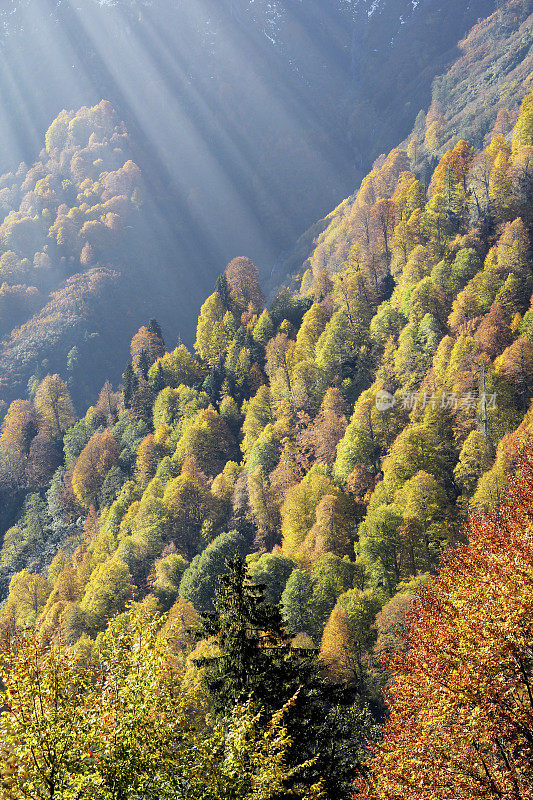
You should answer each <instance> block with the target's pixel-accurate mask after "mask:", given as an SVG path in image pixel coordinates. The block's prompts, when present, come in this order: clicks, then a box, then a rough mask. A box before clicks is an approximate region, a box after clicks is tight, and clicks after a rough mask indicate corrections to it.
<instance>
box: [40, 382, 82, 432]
mask: <svg viewBox="0 0 533 800" xmlns="http://www.w3.org/2000/svg"><path fill="white" fill-rule="evenodd" d="M33 403H34V406H35V409H36V411H37V414H38V415H39V418H40V420H41V423H42V424H43V425H45V426H46V427H48V428H50V430H51V431H52V432H53V433H54V434H55V435H56V436H61V435H62V434H63V433H64V432H65V431H66V429H67V428H68V427H70V425H72V424H73V423H74V421H75V419H76V417H75V414H74V407H73V405H72V400H71V398H70V394H69V392H68V389H67V384H66V383H65V381H64V380H62V379H61V378H60V377H59V375H47V376H46V378H44V379H43V380H42V381H41V383H40V384H39V386H38V387H37V391H36V393H35V398H34V401H33Z"/></svg>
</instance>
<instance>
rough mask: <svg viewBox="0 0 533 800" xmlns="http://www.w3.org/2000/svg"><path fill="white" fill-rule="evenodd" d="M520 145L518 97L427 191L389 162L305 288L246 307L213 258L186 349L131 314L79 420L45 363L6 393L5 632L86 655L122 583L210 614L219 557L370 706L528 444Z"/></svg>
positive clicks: (0, 452)
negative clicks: (242, 569)
mask: <svg viewBox="0 0 533 800" xmlns="http://www.w3.org/2000/svg"><path fill="white" fill-rule="evenodd" d="M532 153H533V94H529V95H528V96H526V98H525V99H524V101H523V103H522V105H521V110H520V113H519V115H518V118H517V121H516V123H515V125H514V127H513V130H512V131H511V132H510V133H509V135H508V136H507V138H506V137H505V136H502V135H497V136H495V137H493V139H492V140H491V142H490V144H489V145H488V146H487V147H486V148H484V149H483V150H480V151H476V150H475V149H474V148H473V147H472V146H471V145H469V144H468V143H467V142H465V141H460V142H458V143H457V144H456V145H455V146H454V148H453V149H450V150H448V151H446V153H444V155H443V156H442V158H441V159H440V161H439V163H438V164H437V166H436V168H435V170H434V173H433V175H432V178H431V183H430V188H429V190H426V189H425V187H424V186H423V185H422V184H421V182H420V181H419V179H418V178H417V177H416V175H415V174H414V173H413V172H412V171H411V170H410V169H409V166H410V164H409V158H408V155H407V153H406V152H405V151H403V150H400V149H395V150H393V151H392V152H391V153H390V154H389V155H388V156H387V157H386V158H384V159H383V160H382V162H381V163H380V164H379V165H378V166H376V167H375V168H374V169H373V171H372V172H371V173H370V174H369V175H368V176H366V178H365V179H364V180H363V182H362V186H361V189H360V191H359V193H358V195H357V198H356V199H355V200H354V201H353V203H351V205H350V207H349V209H348V203H347V204H346V209H345V217H344V222H345V223H346V224H344V226H343V228H342V237H341V236H340V233H339V230H338V228H339V226H337V229H336V230H335V231H334V232H333V233H332V237H333V238H335V237H337V242H336V244H335V243H333V244H334V245H335V246H332V247H331V248H329V249H327V248H328V242H327V241H324V242H323V243H322V244H323V245H324V247H323V249H324V253H325V255H326V256H327V258H324V259H322V260H321V261H320V262H318V261H317V264H316V269H315V270H314V271H311V270H309V271H307V272H306V274H305V275H304V277H303V280H302V286H301V289H300V291H298V292H294V293H291V292H289V291H288V290H283V291H281V292H280V293H279V294H278V296H277V297H276V298H275V300H274V301H273V303H272V304H271V305H270V308H269V309H268V310H267V309H266V308H265V307H264V300H263V296H262V293H261V289H260V286H259V282H258V277H259V276H258V271H257V269H256V268H255V267H254V265H253V263H252V262H251V261H250V260H249V259H246V258H237V259H234V260H233V261H232V262H230V264H229V265H228V267H227V268H226V270H225V272H224V274H223V275H221V276H220V278H219V280H218V281H217V288H216V291H215V292H213V293H212V294H211V295H210V296H209V297H208V298H207V299H206V300H205V302H204V304H203V305H202V309H201V312H200V315H199V318H198V325H197V334H196V343H195V348H194V352H191V351H189V350H188V349H187V347H185V345H183V344H180V345H179V346H178V347H177V348H175V349H174V350H172V351H170V352H167V351H166V348H165V344H164V342H163V338H162V335H161V330H160V328H159V326H158V324H157V322H156V321H155V320H154V319H151V320H150V321H149V322H148V324H147V325H146V326H142V327H141V328H140V329H139V330H138V332H137V333H136V334H135V335H134V336H133V339H132V341H131V347H130V355H131V360H130V363H129V364H128V366H127V368H126V370H125V374H124V385H123V387H122V388H121V389H120V390H117V391H114V390H113V388H112V387H111V386H110V385H109V384H106V385H105V386H104V387H103V388H102V391H101V393H100V396H99V398H98V401H97V403H96V404H95V405H94V406H92V407H90V408H89V409H88V410H87V412H86V414H85V416H84V417H82V418H81V419H78V420H76V417H75V414H74V411H73V408H72V405H71V403H70V398H69V393H68V387H67V385H66V384H65V382H64V381H62V380H61V378H60V377H59V376H58V375H48V376H47V377H45V378H44V379H43V381H42V382H41V383H39V384H38V385H37V386H36V387H34V391H33V392H32V395H33V399H32V400H25V401H22V400H19V401H15V402H14V403H12V404H11V406H10V408H9V410H8V413H7V415H6V417H5V420H4V424H3V426H2V431H1V434H0V456H1V458H0V479H1V480H0V490H1V492H2V501H3V502H2V505H1V506H0V508H1V510H2V512H3V520H2V521H3V525H4V527H5V528H7V530H6V531H5V534H4V538H3V545H2V550H1V554H0V570H1V572H0V577H1V579H2V586H3V592H4V594H5V596H6V604H5V605H4V607H3V609H2V614H1V615H0V622H1V623H2V625H4V626H5V627H6V629H8V630H11V628H12V627H16V626H17V625H25V624H30V625H33V624H35V625H36V626H37V628H38V629H39V631H40V632H41V633H42V634H43V636H44V637H45V638H53V637H54V636H55V635H56V631H57V629H58V627H59V626H60V627H61V630H62V632H63V633H64V635H65V636H66V637H67V638H68V640H69V641H75V640H78V639H79V638H80V637H81V638H82V641H83V645H84V647H86V648H88V650H91V648H93V647H94V644H93V642H94V640H95V638H96V637H97V636H98V634H99V632H101V631H103V630H105V628H106V626H107V625H108V621H109V618H110V617H111V616H113V615H114V614H115V613H120V612H122V611H123V610H124V608H125V605H126V604H127V603H128V602H130V600H131V597H132V594H133V597H134V599H135V601H136V602H137V603H139V604H141V606H142V608H144V609H153V608H158V609H160V610H167V609H171V615H174V614H175V615H179V614H180V613H181V612H182V611H183V608H184V604H185V603H190V604H192V605H193V606H194V608H195V609H196V611H198V612H200V613H206V612H209V611H212V610H213V599H214V592H215V589H216V587H217V586H219V585H220V584H219V580H220V576H221V575H222V574H223V573H224V571H225V570H226V568H227V565H226V562H227V559H228V558H230V557H232V556H235V555H238V556H240V557H246V559H247V563H248V566H249V569H250V574H251V577H252V579H253V580H255V581H257V582H258V583H261V584H264V585H265V586H266V590H267V593H268V595H269V597H270V598H271V599H272V601H273V602H275V603H278V602H280V601H281V603H282V610H283V615H284V621H285V624H286V625H287V628H288V630H289V632H290V633H291V634H293V635H294V636H297V637H299V639H298V640H299V641H300V642H303V643H304V646H306V647H309V648H312V647H316V648H318V647H320V653H321V659H322V662H323V665H324V668H325V669H327V670H328V671H329V672H330V674H331V675H333V676H335V678H336V679H337V680H341V681H346V682H347V683H348V684H349V685H350V686H352V687H354V689H355V690H356V691H357V692H358V694H359V696H360V697H361V698H363V699H364V701H365V703H367V704H368V705H369V707H370V708H372V709H373V710H374V713H375V714H378V713H379V709H380V702H381V701H380V697H381V695H380V690H381V688H382V686H383V684H384V682H385V681H386V679H387V675H386V674H385V673H384V672H383V670H381V668H380V667H379V666H378V664H377V661H376V654H377V653H378V652H380V651H382V650H387V649H389V648H392V649H395V648H396V649H398V648H401V647H402V644H401V642H400V641H399V639H398V636H397V633H396V632H397V630H398V626H400V627H401V624H403V622H404V620H405V614H406V612H407V609H408V607H409V603H410V599H411V597H412V596H413V593H414V592H415V591H416V589H417V587H419V586H421V585H423V584H424V583H425V582H426V581H427V580H428V579H429V576H431V575H432V574H434V573H435V572H436V570H437V569H438V566H439V562H440V555H441V553H442V552H443V551H444V552H445V551H446V550H448V549H449V548H450V547H452V546H453V545H455V544H456V543H457V542H460V541H462V540H463V533H462V530H463V524H464V521H465V519H466V515H467V512H468V510H469V509H470V508H477V509H480V510H483V509H486V508H489V507H491V506H494V505H495V504H497V503H498V502H499V501H500V499H501V497H502V493H503V492H504V490H505V485H506V482H507V480H508V477H509V475H510V474H512V473H513V471H514V470H515V468H516V464H517V460H518V457H519V453H520V449H521V443H522V442H523V441H524V439H525V438H527V437H530V436H531V433H532V431H533V427H532V426H533V405H532V402H533V306H532V302H531V297H532V290H533V278H532V262H531V246H530V244H531V235H532V221H533V193H532V186H533V163H532ZM487 172H488V173H489V178H488V181H486V180H485V177H486V174H487ZM341 238H342V241H343V242H344V245H343V247H344V251H342V250H341V248H340V247H339V246H338V242H339V241H340V239H341ZM7 526H10V527H7ZM334 796H335V795H334Z"/></svg>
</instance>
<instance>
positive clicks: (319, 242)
mask: <svg viewBox="0 0 533 800" xmlns="http://www.w3.org/2000/svg"><path fill="white" fill-rule="evenodd" d="M447 8H448V7H447ZM532 26H533V3H532V2H530V0H508V2H505V3H502V4H501V5H500V7H499V8H498V10H497V11H496V12H495V13H493V14H491V15H490V16H489V17H487V18H486V19H484V20H480V21H478V23H477V24H476V25H475V26H474V27H473V28H472V30H471V31H470V32H469V34H468V36H467V37H466V38H465V39H464V40H462V41H461V42H459V44H458V50H457V52H456V53H455V57H454V61H453V63H452V65H451V66H450V67H449V69H447V70H446V72H444V73H443V74H442V75H440V76H438V77H436V78H435V80H434V81H433V86H432V102H431V105H430V107H429V110H428V111H427V112H424V111H420V112H419V114H418V116H417V119H416V123H415V126H414V128H413V130H412V131H411V134H410V135H409V137H408V138H406V139H405V140H404V141H403V143H402V144H401V145H400V146H401V147H404V148H405V149H406V150H407V151H408V154H409V157H410V160H411V167H412V169H413V170H414V171H415V172H416V173H417V175H419V177H420V178H421V180H422V181H423V182H425V183H429V180H430V178H431V174H432V172H433V169H434V168H435V165H436V163H437V159H438V158H439V156H441V155H442V154H443V153H444V152H445V151H446V150H447V149H449V148H450V147H452V146H453V145H454V144H455V143H456V142H458V141H459V140H460V139H466V140H468V141H470V142H471V143H473V144H474V145H475V146H476V147H482V146H483V144H484V143H485V144H486V143H488V142H489V141H490V138H491V135H492V134H493V131H496V132H497V133H502V134H504V135H506V134H508V133H509V131H510V130H511V128H512V125H513V123H514V120H515V119H516V115H517V113H518V108H519V106H520V103H521V101H522V98H523V97H524V95H525V94H526V93H527V92H528V91H530V90H531V74H532V66H533V56H532ZM381 57H383V55H382V56H381ZM391 68H392V71H393V73H394V74H396V73H397V70H398V69H399V67H398V65H395V66H394V67H392V65H391ZM367 91H368V96H369V97H373V96H375V91H377V87H374V92H373V91H372V90H371V89H370V87H369V88H368V90H367ZM500 110H501V114H500V115H498V113H499V111H500ZM495 126H496V127H495ZM393 129H394V128H393ZM390 130H391V128H390V127H389V126H385V132H386V135H387V136H388V135H389V132H390ZM380 137H381V138H380ZM382 137H383V134H382V132H381V130H380V129H377V130H376V141H377V142H381V143H383V142H384V141H386V139H385V140H384V139H383V138H382ZM387 144H388V146H390V144H391V143H390V142H387ZM377 163H378V164H380V163H381V162H380V161H378V162H377ZM356 194H357V193H355V194H354V195H352V196H351V197H350V198H348V199H347V200H345V201H344V202H343V203H341V204H340V205H339V206H338V208H336V209H334V210H333V211H332V212H331V213H330V214H329V215H328V216H327V217H325V218H323V219H322V220H319V221H318V222H316V223H315V225H314V226H313V227H312V228H310V229H309V230H308V231H307V232H306V233H304V234H303V235H302V236H301V237H300V239H299V240H298V242H297V245H296V246H295V247H293V249H292V250H291V251H289V252H288V254H286V255H285V256H284V258H282V259H280V260H278V262H277V263H276V265H275V267H274V268H273V270H272V274H271V278H270V284H269V285H270V286H271V287H275V286H278V285H279V284H280V283H282V282H283V281H284V280H285V276H286V275H290V274H299V276H300V277H301V274H302V270H301V267H302V264H304V267H303V269H306V268H308V267H309V266H311V267H312V268H316V265H317V264H320V267H321V266H323V265H324V264H326V265H327V262H328V257H329V256H328V255H325V250H329V251H331V253H332V265H331V266H332V268H333V269H335V267H336V264H337V263H338V259H337V257H336V255H335V252H336V251H337V250H338V249H339V250H340V252H341V257H344V255H345V244H343V241H344V242H345V241H346V236H345V222H344V221H345V219H346V218H347V217H349V215H350V213H351V209H352V206H353V203H354V201H355V199H356ZM336 229H337V233H335V231H336ZM326 242H327V245H325V246H324V243H326ZM320 267H319V268H320Z"/></svg>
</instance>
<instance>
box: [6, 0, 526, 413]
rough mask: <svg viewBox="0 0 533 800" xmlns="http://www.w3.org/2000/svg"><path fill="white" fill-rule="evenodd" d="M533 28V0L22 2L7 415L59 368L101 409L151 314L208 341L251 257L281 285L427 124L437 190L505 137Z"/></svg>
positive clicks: (416, 158)
mask: <svg viewBox="0 0 533 800" xmlns="http://www.w3.org/2000/svg"><path fill="white" fill-rule="evenodd" d="M496 6H497V7H496ZM487 15H489V16H487ZM472 26H473V27H472ZM532 26H533V2H532V0H505V2H503V3H502V2H498V3H497V4H496V3H495V2H494V0H470V2H469V3H464V2H463V0H447V2H446V3H445V4H444V3H442V2H440V0H420V2H414V0H413V2H412V1H411V0H379V2H378V0H357V2H356V1H355V0H354V2H351V3H348V2H346V0H318V1H317V0H298V2H294V1H293V0H283V2H280V0H275V2H274V0H272V2H270V0H268V2H267V0H261V2H259V0H255V2H251V1H250V0H202V3H201V4H198V3H196V4H193V6H191V3H190V2H186V0H179V2H178V0H113V2H105V3H100V2H98V1H97V0H10V2H6V3H5V4H4V5H3V7H2V8H1V9H0V54H1V58H0V92H1V93H2V97H3V98H4V99H3V103H4V116H3V117H2V119H1V120H0V171H1V172H2V173H3V174H2V175H1V177H0V259H1V263H0V413H1V415H2V417H3V415H4V413H5V412H6V410H7V407H8V406H9V403H10V402H11V401H12V400H15V399H17V398H20V397H23V396H25V392H26V387H27V384H28V381H29V380H30V379H33V377H36V378H37V379H38V380H40V379H42V378H43V377H44V376H45V375H46V374H56V373H57V374H59V375H61V377H62V378H63V379H67V380H68V384H69V392H70V394H71V397H72V399H73V402H74V405H75V408H76V411H77V413H78V415H80V414H83V413H84V411H85V409H86V408H87V407H88V405H90V404H91V403H93V402H94V399H95V396H96V394H97V392H98V391H99V389H100V388H101V386H102V385H103V383H104V382H105V380H106V379H109V380H110V381H111V382H112V383H113V384H114V385H118V383H119V382H120V376H121V374H122V371H123V366H122V365H123V364H124V362H125V360H126V358H127V353H128V348H129V341H130V339H131V336H132V333H133V332H134V331H135V330H137V329H138V328H139V326H140V325H141V324H145V323H146V321H147V320H148V319H150V317H152V316H155V317H157V320H158V322H159V324H160V325H161V328H162V330H163V332H164V334H165V337H166V338H167V340H168V342H169V343H172V344H174V342H175V341H176V340H177V338H178V333H180V334H181V336H182V337H183V340H184V341H185V343H186V344H187V345H188V346H189V348H190V347H191V346H192V344H193V342H194V333H195V328H196V318H197V316H198V311H199V308H200V306H201V304H202V302H203V301H204V300H205V297H206V296H207V295H208V294H209V293H210V291H211V289H212V286H213V283H214V281H215V279H216V276H217V275H218V274H219V272H220V271H221V269H222V268H223V266H224V264H226V263H227V262H228V261H229V260H230V259H231V258H232V257H233V256H234V255H235V254H240V253H246V254H247V255H248V256H250V258H251V259H252V260H254V262H255V263H256V264H257V265H258V268H259V269H260V274H261V285H262V288H263V291H264V293H265V295H266V296H267V297H268V298H269V299H271V298H272V294H273V292H274V287H278V286H280V285H282V284H284V283H285V282H286V280H287V274H288V273H291V274H292V273H294V272H296V271H298V270H299V269H300V267H301V265H302V263H303V262H304V261H305V260H306V259H307V257H309V256H310V254H311V253H312V251H313V250H314V249H315V244H314V240H315V239H316V237H317V236H318V234H319V233H320V232H322V231H323V230H324V229H325V227H327V226H328V224H329V222H330V220H329V218H326V219H324V220H322V221H320V222H318V223H316V224H313V227H312V229H311V230H309V231H308V232H307V233H305V234H304V235H303V237H302V240H301V241H300V242H299V245H298V247H297V248H296V251H293V252H290V253H289V254H285V255H280V254H281V253H283V252H284V250H285V248H288V247H292V246H293V245H294V241H295V239H296V237H297V236H299V235H300V234H301V233H302V231H305V229H306V228H308V226H309V225H310V224H312V223H315V220H316V219H317V217H319V216H321V215H323V214H325V213H327V212H328V211H329V210H330V209H331V208H332V207H333V206H334V205H335V204H337V203H338V202H339V199H340V198H343V197H345V196H346V195H347V194H349V193H350V192H353V191H354V187H356V186H358V185H359V183H360V180H361V178H362V177H363V175H364V174H365V173H366V172H367V171H369V169H370V167H371V165H372V163H373V161H374V159H375V158H376V157H377V156H378V155H379V154H380V153H382V152H388V150H389V149H390V148H391V147H392V146H393V145H396V144H397V143H398V142H400V141H401V140H402V139H404V137H405V136H406V135H407V133H408V132H409V131H410V130H411V128H412V126H413V122H414V121H415V118H416V123H415V130H414V132H413V135H412V136H410V138H409V141H405V142H404V144H403V145H402V148H403V149H406V150H407V148H408V147H409V157H410V159H411V168H412V169H414V171H415V172H416V174H417V176H418V177H419V178H420V179H421V180H422V182H423V183H424V184H429V182H430V179H431V174H432V172H433V170H434V168H435V166H436V163H437V161H438V159H440V157H441V156H442V155H443V153H444V152H445V151H446V149H448V148H449V147H451V146H453V145H455V144H456V142H457V141H458V140H459V139H465V140H467V141H469V142H470V143H471V144H472V145H473V146H474V147H475V148H476V149H483V148H484V147H485V146H486V145H487V144H489V141H490V137H491V133H492V130H493V128H494V123H495V120H496V117H497V115H498V112H499V110H500V109H503V108H505V109H507V110H508V112H509V114H508V119H507V121H506V122H505V121H504V120H501V125H500V127H501V130H502V132H503V133H504V134H507V133H508V131H509V129H510V127H512V124H513V123H514V121H515V119H516V115H517V113H518V108H519V105H520V102H521V100H522V98H523V95H524V93H525V91H528V90H530V89H531V84H530V82H529V81H530V78H529V76H530V73H531V70H532V55H531V39H532V36H531V33H532ZM50 41H53V42H54V45H55V46H54V47H50V44H49V43H50ZM20 53H24V59H23V63H21V59H20ZM111 65H112V68H111ZM13 75H16V76H20V77H19V78H18V79H17V80H15V81H14V80H13ZM435 75H439V77H438V78H437V79H436V80H435V81H433V79H434V77H435ZM244 76H245V77H244ZM432 82H433V89H431V86H432ZM19 84H20V85H23V87H24V89H23V90H22V89H19ZM281 87H282V88H281ZM102 97H104V98H105V101H102V100H101V98H102ZM21 98H22V99H23V102H21ZM430 102H431V108H430V111H429V113H428V114H426V110H425V109H426V107H427V106H428V105H429V104H430ZM61 109H70V110H67V111H61ZM420 109H423V110H420ZM47 129H48V133H46V131H47ZM354 199H355V198H351V201H352V202H353V200H354ZM332 268H335V269H336V268H337V265H335V264H332ZM73 348H75V349H74V350H73ZM71 351H72V353H71ZM89 363H90V368H87V364H89Z"/></svg>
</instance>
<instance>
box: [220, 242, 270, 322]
mask: <svg viewBox="0 0 533 800" xmlns="http://www.w3.org/2000/svg"><path fill="white" fill-rule="evenodd" d="M224 275H225V278H226V285H227V290H228V294H229V297H230V299H231V302H232V305H233V308H234V310H235V311H236V312H237V314H238V316H239V317H240V315H241V314H242V313H243V312H244V311H248V309H249V308H251V309H252V310H253V311H254V312H255V313H259V311H261V309H262V308H263V305H264V300H263V293H262V292H261V289H260V287H259V270H258V269H257V267H256V266H255V264H254V263H253V261H250V259H249V258H245V257H244V256H239V257H238V258H234V259H233V260H232V261H230V262H229V264H228V266H227V267H226V270H225V272H224Z"/></svg>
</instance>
